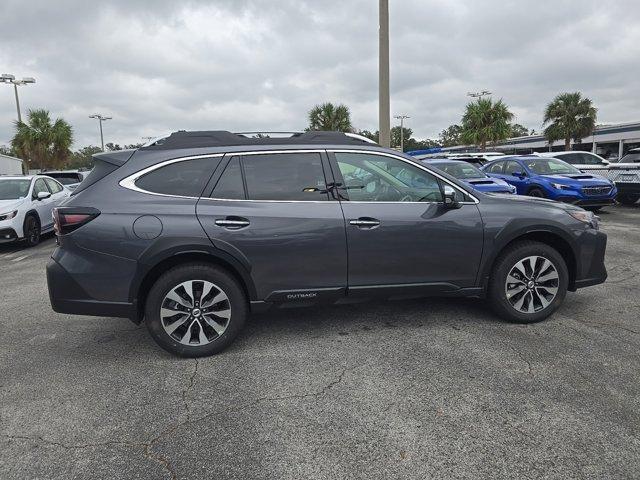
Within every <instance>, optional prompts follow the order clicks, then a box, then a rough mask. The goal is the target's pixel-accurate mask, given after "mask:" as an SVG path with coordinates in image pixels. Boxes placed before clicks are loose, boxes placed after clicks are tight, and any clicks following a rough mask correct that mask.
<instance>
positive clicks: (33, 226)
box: [24, 215, 40, 247]
mask: <svg viewBox="0 0 640 480" xmlns="http://www.w3.org/2000/svg"><path fill="white" fill-rule="evenodd" d="M24 243H25V244H26V245H27V247H35V246H36V245H38V244H39V243H40V222H39V221H38V219H37V218H36V217H34V216H33V215H29V216H27V218H25V220H24Z"/></svg>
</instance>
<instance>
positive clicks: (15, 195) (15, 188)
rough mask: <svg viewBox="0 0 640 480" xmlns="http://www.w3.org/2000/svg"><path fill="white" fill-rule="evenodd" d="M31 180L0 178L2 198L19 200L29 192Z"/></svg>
mask: <svg viewBox="0 0 640 480" xmlns="http://www.w3.org/2000/svg"><path fill="white" fill-rule="evenodd" d="M30 184H31V180H28V179H23V178H0V200H18V199H19V198H24V197H26V196H27V194H28V193H29V185H30Z"/></svg>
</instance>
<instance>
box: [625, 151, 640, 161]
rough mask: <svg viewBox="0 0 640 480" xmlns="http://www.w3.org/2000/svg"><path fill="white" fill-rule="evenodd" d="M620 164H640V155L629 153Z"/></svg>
mask: <svg viewBox="0 0 640 480" xmlns="http://www.w3.org/2000/svg"><path fill="white" fill-rule="evenodd" d="M620 163H640V153H627V154H626V155H625V156H624V157H622V158H621V159H620Z"/></svg>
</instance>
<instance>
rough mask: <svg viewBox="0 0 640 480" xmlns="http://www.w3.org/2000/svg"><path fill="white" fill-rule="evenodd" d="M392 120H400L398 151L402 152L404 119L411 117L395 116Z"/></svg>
mask: <svg viewBox="0 0 640 480" xmlns="http://www.w3.org/2000/svg"><path fill="white" fill-rule="evenodd" d="M393 118H397V119H398V120H400V151H401V152H404V119H405V118H411V117H410V116H409V115H396V116H395V117H393Z"/></svg>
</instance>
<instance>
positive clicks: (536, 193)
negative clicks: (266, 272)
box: [527, 187, 547, 198]
mask: <svg viewBox="0 0 640 480" xmlns="http://www.w3.org/2000/svg"><path fill="white" fill-rule="evenodd" d="M527 195H528V196H530V197H536V198H547V196H546V195H545V194H544V191H543V190H542V189H541V188H538V187H533V188H532V189H531V190H529V191H528V192H527Z"/></svg>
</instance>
